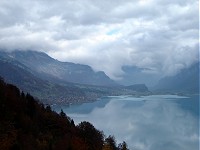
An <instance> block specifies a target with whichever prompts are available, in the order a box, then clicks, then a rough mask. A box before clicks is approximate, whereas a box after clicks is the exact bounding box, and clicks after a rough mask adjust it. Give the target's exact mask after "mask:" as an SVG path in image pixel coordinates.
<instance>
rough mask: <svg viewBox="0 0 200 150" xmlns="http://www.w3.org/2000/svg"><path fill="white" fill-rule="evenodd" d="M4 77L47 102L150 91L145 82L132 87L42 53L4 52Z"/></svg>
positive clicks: (1, 59) (0, 72) (0, 73)
mask: <svg viewBox="0 0 200 150" xmlns="http://www.w3.org/2000/svg"><path fill="white" fill-rule="evenodd" d="M0 66H1V70H0V76H1V77H3V78H4V79H5V80H6V81H7V82H9V83H12V84H15V85H17V86H18V87H19V88H20V89H21V90H23V91H25V92H28V93H31V94H32V95H33V96H35V97H38V98H39V99H41V100H42V101H43V102H44V103H51V104H52V103H62V104H63V103H82V102H87V101H93V100H95V99H97V98H99V97H102V96H108V95H127V94H129V95H130V94H131V95H134V94H136V95H138V94H147V93H149V91H148V88H147V87H146V86H145V85H144V84H137V85H134V87H132V88H130V87H128V86H122V85H119V84H117V83H115V82H114V81H113V80H111V79H110V78H109V77H108V76H106V74H105V73H104V72H102V71H100V72H94V71H93V70H92V68H91V67H89V66H87V65H81V64H74V63H70V62H60V61H58V60H55V59H53V58H51V57H50V56H48V55H47V54H45V53H42V52H36V51H13V52H10V53H8V52H0Z"/></svg>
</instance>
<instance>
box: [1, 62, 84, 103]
mask: <svg viewBox="0 0 200 150" xmlns="http://www.w3.org/2000/svg"><path fill="white" fill-rule="evenodd" d="M0 66H1V69H0V76H1V77H3V78H4V79H5V81H7V82H8V83H11V84H14V85H16V86H18V87H19V88H20V89H21V90H23V91H25V92H28V93H31V94H33V95H34V96H35V97H38V98H41V99H42V101H43V102H44V103H55V101H56V103H59V102H63V103H72V102H73V103H74V102H79V101H85V100H86V99H87V98H86V96H85V93H84V92H83V91H82V90H81V89H80V88H78V87H76V86H74V85H72V84H65V86H62V85H59V84H55V83H52V82H49V81H47V80H43V79H40V78H38V77H36V76H35V75H33V74H32V73H31V72H29V69H28V68H27V67H26V66H24V65H23V64H21V63H19V62H17V61H12V60H10V61H8V60H6V59H5V60H2V59H0Z"/></svg>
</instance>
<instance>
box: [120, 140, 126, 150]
mask: <svg viewBox="0 0 200 150" xmlns="http://www.w3.org/2000/svg"><path fill="white" fill-rule="evenodd" d="M118 149H119V150H128V148H127V144H126V142H124V141H123V143H120V144H119V145H118Z"/></svg>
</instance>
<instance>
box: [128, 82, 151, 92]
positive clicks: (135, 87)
mask: <svg viewBox="0 0 200 150" xmlns="http://www.w3.org/2000/svg"><path fill="white" fill-rule="evenodd" d="M126 89H130V90H134V91H137V92H146V91H148V88H147V86H146V85H145V84H134V85H130V86H126Z"/></svg>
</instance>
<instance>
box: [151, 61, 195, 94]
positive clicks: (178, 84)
mask: <svg viewBox="0 0 200 150" xmlns="http://www.w3.org/2000/svg"><path fill="white" fill-rule="evenodd" d="M154 90H155V91H164V92H184V93H198V92H199V62H198V63H195V64H193V65H192V66H190V67H189V68H185V69H182V70H181V71H180V72H179V73H178V74H176V75H174V76H169V77H164V78H162V79H161V80H159V82H158V84H157V85H156V86H155V87H154Z"/></svg>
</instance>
